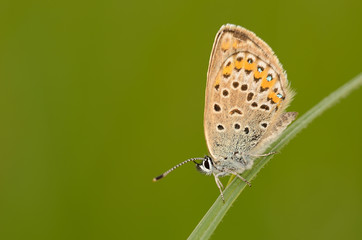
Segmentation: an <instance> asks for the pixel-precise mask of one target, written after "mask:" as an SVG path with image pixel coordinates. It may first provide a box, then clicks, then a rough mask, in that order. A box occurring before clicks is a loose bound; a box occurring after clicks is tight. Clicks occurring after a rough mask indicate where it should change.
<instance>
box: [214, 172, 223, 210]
mask: <svg viewBox="0 0 362 240" xmlns="http://www.w3.org/2000/svg"><path fill="white" fill-rule="evenodd" d="M214 178H215V182H216V185H217V187H218V188H219V190H220V195H221V199H222V201H223V203H225V199H224V194H223V193H222V189H223V188H224V186H223V185H222V183H221V181H220V179H219V176H218V175H216V174H214Z"/></svg>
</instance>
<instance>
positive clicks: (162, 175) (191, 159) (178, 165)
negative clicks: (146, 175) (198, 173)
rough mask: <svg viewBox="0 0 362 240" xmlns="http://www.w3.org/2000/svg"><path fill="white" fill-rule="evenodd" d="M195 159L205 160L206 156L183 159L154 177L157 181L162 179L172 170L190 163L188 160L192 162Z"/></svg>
mask: <svg viewBox="0 0 362 240" xmlns="http://www.w3.org/2000/svg"><path fill="white" fill-rule="evenodd" d="M195 160H204V158H190V159H187V160H186V161H183V162H182V163H179V164H177V165H176V166H174V167H173V168H171V169H170V170H168V171H166V172H164V173H162V174H161V175H160V176H158V177H155V178H154V179H153V181H154V182H156V181H158V180H160V179H161V178H164V177H166V176H167V175H168V174H169V173H170V172H172V171H173V170H175V169H176V168H178V167H181V166H182V165H184V164H185V163H188V162H191V161H195Z"/></svg>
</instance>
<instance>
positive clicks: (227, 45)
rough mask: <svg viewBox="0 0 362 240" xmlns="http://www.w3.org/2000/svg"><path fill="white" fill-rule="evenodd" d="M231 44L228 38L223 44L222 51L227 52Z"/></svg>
mask: <svg viewBox="0 0 362 240" xmlns="http://www.w3.org/2000/svg"><path fill="white" fill-rule="evenodd" d="M230 45H231V42H230V39H228V38H226V39H224V40H223V42H222V43H221V50H223V51H226V50H228V49H229V48H230Z"/></svg>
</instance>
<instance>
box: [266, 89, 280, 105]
mask: <svg viewBox="0 0 362 240" xmlns="http://www.w3.org/2000/svg"><path fill="white" fill-rule="evenodd" d="M268 98H270V99H271V100H272V101H273V102H275V103H279V102H280V100H281V99H280V98H278V97H277V94H276V93H275V92H270V93H269V95H268Z"/></svg>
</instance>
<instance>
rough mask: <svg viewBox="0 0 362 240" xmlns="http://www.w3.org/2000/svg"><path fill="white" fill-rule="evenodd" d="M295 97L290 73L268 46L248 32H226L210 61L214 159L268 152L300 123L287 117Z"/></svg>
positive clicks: (208, 118) (208, 114)
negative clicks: (288, 128) (292, 124)
mask: <svg viewBox="0 0 362 240" xmlns="http://www.w3.org/2000/svg"><path fill="white" fill-rule="evenodd" d="M292 97H293V92H292V91H291V90H290V87H289V84H288V81H287V78H286V74H285V72H284V70H283V68H282V66H281V65H280V63H279V61H278V59H277V57H276V56H275V55H274V53H273V51H272V50H271V48H270V47H269V46H268V45H267V44H266V43H265V42H263V41H262V40H261V39H259V38H258V37H257V36H256V35H255V34H254V33H252V32H250V31H248V30H246V29H244V28H242V27H239V26H235V25H230V24H228V25H225V26H223V27H221V29H220V30H219V32H218V33H217V35H216V38H215V42H214V46H213V50H212V53H211V57H210V63H209V70H208V74H207V86H206V102H205V112H204V127H205V137H206V142H207V145H208V148H209V152H210V154H211V155H212V157H213V158H214V160H215V161H218V160H219V159H221V158H227V157H229V156H231V155H233V154H234V153H235V152H239V153H253V154H258V153H259V152H260V151H262V150H264V149H265V147H264V146H265V143H267V142H271V141H272V140H273V139H275V137H276V136H277V135H278V134H280V133H281V132H282V130H284V128H285V127H286V126H287V125H288V124H289V123H290V122H291V121H292V120H293V119H294V118H295V116H296V114H293V113H283V112H284V110H285V108H286V107H287V106H288V104H289V102H290V101H291V100H292ZM262 145H264V146H262Z"/></svg>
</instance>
